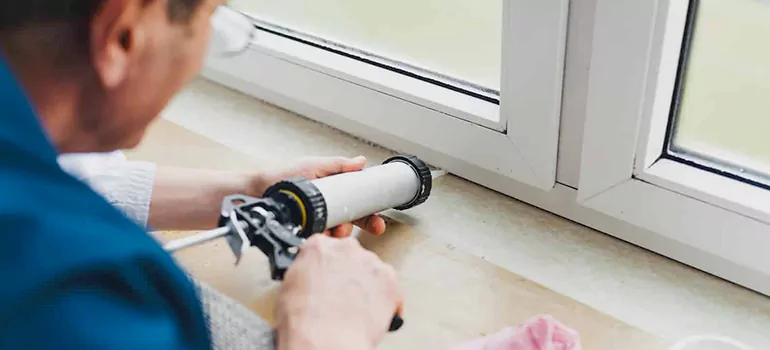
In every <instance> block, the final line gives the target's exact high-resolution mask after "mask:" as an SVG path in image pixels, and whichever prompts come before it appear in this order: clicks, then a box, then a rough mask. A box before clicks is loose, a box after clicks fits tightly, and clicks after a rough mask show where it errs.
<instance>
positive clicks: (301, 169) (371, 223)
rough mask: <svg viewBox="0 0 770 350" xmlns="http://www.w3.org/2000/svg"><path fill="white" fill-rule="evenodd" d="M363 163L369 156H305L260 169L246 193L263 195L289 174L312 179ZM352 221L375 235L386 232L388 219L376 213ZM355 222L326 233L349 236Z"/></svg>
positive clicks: (355, 169) (362, 164)
mask: <svg viewBox="0 0 770 350" xmlns="http://www.w3.org/2000/svg"><path fill="white" fill-rule="evenodd" d="M364 166H366V158H364V157H356V158H343V157H325V158H324V157H318V158H303V159H300V160H299V161H297V162H294V163H291V164H288V165H286V166H282V167H276V168H273V169H267V170H265V171H263V172H261V173H260V174H259V175H257V176H256V177H255V178H254V179H253V180H252V181H251V183H250V186H249V191H247V194H248V195H250V196H253V197H261V196H262V195H263V194H264V193H265V190H267V188H268V187H270V186H272V185H273V184H275V183H277V182H279V181H283V180H286V179H288V178H292V177H304V178H306V179H308V180H313V179H319V178H322V177H326V176H331V175H335V174H340V173H346V172H351V171H359V170H361V169H363V168H364ZM353 224H355V225H356V226H358V227H360V228H362V229H364V230H366V231H369V232H371V233H374V234H376V235H380V234H383V233H385V220H383V218H381V217H379V216H376V215H373V216H370V217H368V218H362V219H360V220H357V221H356V222H354V223H353ZM353 224H342V225H340V226H337V227H335V228H333V229H331V230H329V231H327V232H324V233H325V234H326V235H330V236H333V237H347V236H350V234H351V233H352V232H353Z"/></svg>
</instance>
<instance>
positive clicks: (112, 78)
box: [89, 0, 144, 89]
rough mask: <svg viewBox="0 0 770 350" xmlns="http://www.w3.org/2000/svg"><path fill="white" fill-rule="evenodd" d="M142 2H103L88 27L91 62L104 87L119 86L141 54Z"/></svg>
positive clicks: (126, 0) (114, 0) (125, 0)
mask: <svg viewBox="0 0 770 350" xmlns="http://www.w3.org/2000/svg"><path fill="white" fill-rule="evenodd" d="M143 2H144V1H143V0H104V2H103V4H102V6H101V7H100V8H99V10H98V11H97V12H96V13H95V14H94V17H93V19H92V20H91V25H90V28H89V31H90V33H89V38H90V48H89V49H90V50H91V60H92V63H93V66H94V69H95V70H96V74H97V76H98V77H99V79H100V80H101V83H102V85H103V86H104V87H105V88H108V89H111V88H115V87H117V86H119V85H120V84H121V83H122V82H123V81H124V80H125V78H126V76H127V74H128V72H129V69H130V67H131V64H132V61H133V60H135V59H136V57H137V56H138V53H139V52H140V51H142V49H143V44H144V38H143V35H144V34H143V31H142V30H141V29H142V28H141V23H140V20H141V15H142V9H143V6H142V4H143Z"/></svg>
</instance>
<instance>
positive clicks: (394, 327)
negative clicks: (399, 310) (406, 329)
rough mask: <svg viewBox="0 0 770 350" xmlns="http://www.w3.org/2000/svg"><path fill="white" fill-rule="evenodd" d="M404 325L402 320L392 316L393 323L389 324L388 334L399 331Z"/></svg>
mask: <svg viewBox="0 0 770 350" xmlns="http://www.w3.org/2000/svg"><path fill="white" fill-rule="evenodd" d="M403 325H404V319H403V318H402V317H401V316H400V315H398V314H396V315H394V316H393V321H391V322H390V328H389V329H388V332H395V331H397V330H399V329H401V326H403Z"/></svg>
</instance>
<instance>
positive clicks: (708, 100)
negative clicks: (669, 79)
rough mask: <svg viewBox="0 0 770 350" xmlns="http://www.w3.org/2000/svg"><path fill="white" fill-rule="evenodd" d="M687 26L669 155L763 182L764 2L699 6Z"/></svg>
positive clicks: (767, 143) (767, 153)
mask: <svg viewBox="0 0 770 350" xmlns="http://www.w3.org/2000/svg"><path fill="white" fill-rule="evenodd" d="M694 24H695V27H694V36H693V38H692V41H691V48H690V52H689V58H688V62H687V65H686V73H685V78H684V80H683V82H684V84H683V86H682V88H683V90H681V93H682V95H681V97H680V98H681V100H680V101H681V107H680V111H679V115H678V117H677V118H678V119H677V121H676V128H675V133H674V137H673V144H672V147H671V148H672V150H673V151H674V152H680V153H689V154H691V155H695V156H700V157H704V158H707V159H709V160H711V161H713V162H716V163H717V164H721V165H724V166H725V168H726V169H727V170H733V171H735V170H737V171H738V172H743V171H747V172H749V171H752V172H754V173H762V175H770V137H769V136H770V0H701V1H699V4H698V7H697V13H696V20H695V23H694ZM731 168H732V169H731Z"/></svg>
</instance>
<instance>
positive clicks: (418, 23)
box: [230, 0, 503, 90]
mask: <svg viewBox="0 0 770 350" xmlns="http://www.w3.org/2000/svg"><path fill="white" fill-rule="evenodd" d="M230 3H231V4H233V5H234V6H236V7H237V8H239V9H241V10H244V11H246V12H248V13H250V14H252V15H254V16H255V17H257V18H260V19H264V20H266V21H269V22H271V23H274V24H277V25H280V26H284V27H287V28H291V29H293V30H297V31H300V32H303V33H307V34H310V35H314V36H317V37H321V38H324V39H327V40H332V41H334V42H337V43H340V44H343V45H346V46H350V47H353V48H356V49H359V50H364V51H367V52H370V53H372V54H375V55H378V56H382V57H385V58H388V59H391V60H396V61H399V62H404V63H407V64H409V65H413V66H416V67H419V68H423V69H427V70H429V71H433V72H436V73H439V74H443V75H447V76H451V77H454V78H458V79H461V80H464V81H467V82H470V83H473V84H477V85H481V86H483V87H486V88H490V89H494V90H499V89H500V67H501V36H502V16H503V15H502V7H503V0H390V1H362V0H234V1H231V2H230Z"/></svg>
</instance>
